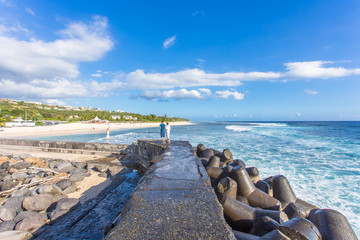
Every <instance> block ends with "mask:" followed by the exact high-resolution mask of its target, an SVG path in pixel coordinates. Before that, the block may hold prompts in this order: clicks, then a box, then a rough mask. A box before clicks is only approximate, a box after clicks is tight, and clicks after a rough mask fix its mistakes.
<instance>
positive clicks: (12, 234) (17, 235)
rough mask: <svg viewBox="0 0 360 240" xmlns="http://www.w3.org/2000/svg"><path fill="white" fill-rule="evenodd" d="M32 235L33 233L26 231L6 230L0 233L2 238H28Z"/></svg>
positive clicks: (10, 239) (3, 239)
mask: <svg viewBox="0 0 360 240" xmlns="http://www.w3.org/2000/svg"><path fill="white" fill-rule="evenodd" d="M31 237H32V234H31V233H28V232H24V231H5V232H1V233H0V239H1V240H27V239H30V238H31Z"/></svg>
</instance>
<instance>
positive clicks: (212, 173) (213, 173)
mask: <svg viewBox="0 0 360 240" xmlns="http://www.w3.org/2000/svg"><path fill="white" fill-rule="evenodd" d="M206 172H207V174H208V175H209V177H211V178H212V179H216V178H218V177H219V176H220V174H221V173H222V172H223V169H221V168H219V167H207V168H206Z"/></svg>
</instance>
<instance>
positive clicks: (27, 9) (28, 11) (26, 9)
mask: <svg viewBox="0 0 360 240" xmlns="http://www.w3.org/2000/svg"><path fill="white" fill-rule="evenodd" d="M25 11H26V12H27V13H29V14H30V15H32V16H35V13H34V11H33V10H32V9H31V8H25Z"/></svg>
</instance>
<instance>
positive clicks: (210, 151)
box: [200, 148, 214, 159]
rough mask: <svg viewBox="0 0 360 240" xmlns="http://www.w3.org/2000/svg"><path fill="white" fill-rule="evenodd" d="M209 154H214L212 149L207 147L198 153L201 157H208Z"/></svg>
mask: <svg viewBox="0 0 360 240" xmlns="http://www.w3.org/2000/svg"><path fill="white" fill-rule="evenodd" d="M211 156H214V151H213V150H212V149H209V148H207V149H205V150H204V151H203V152H202V154H201V155H200V157H201V158H207V159H210V157H211Z"/></svg>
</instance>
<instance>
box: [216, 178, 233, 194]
mask: <svg viewBox="0 0 360 240" xmlns="http://www.w3.org/2000/svg"><path fill="white" fill-rule="evenodd" d="M217 191H218V193H220V194H223V195H226V196H228V197H231V198H233V199H236V193H237V183H236V182H235V181H234V180H232V179H231V178H229V177H226V178H223V179H221V180H220V182H219V183H218V185H217Z"/></svg>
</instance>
